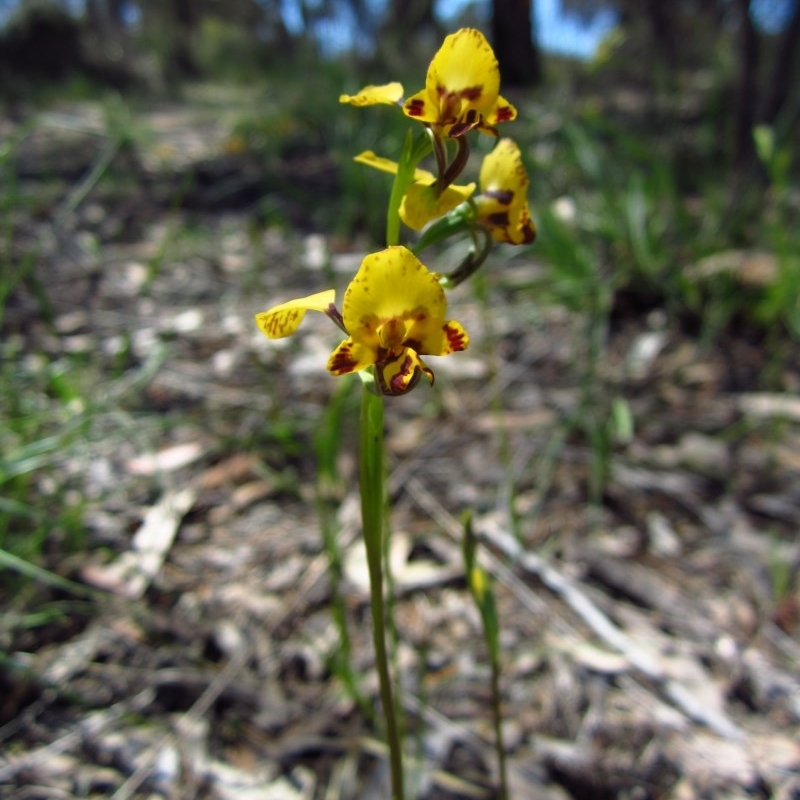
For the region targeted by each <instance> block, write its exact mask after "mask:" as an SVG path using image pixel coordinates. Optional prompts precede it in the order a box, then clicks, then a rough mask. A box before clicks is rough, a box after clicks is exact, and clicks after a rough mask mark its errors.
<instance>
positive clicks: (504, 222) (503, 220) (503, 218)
mask: <svg viewBox="0 0 800 800" xmlns="http://www.w3.org/2000/svg"><path fill="white" fill-rule="evenodd" d="M487 219H488V220H489V224H490V225H492V226H493V227H495V228H507V227H508V225H509V220H508V213H507V212H505V211H502V212H498V213H497V214H489V216H488V218H487Z"/></svg>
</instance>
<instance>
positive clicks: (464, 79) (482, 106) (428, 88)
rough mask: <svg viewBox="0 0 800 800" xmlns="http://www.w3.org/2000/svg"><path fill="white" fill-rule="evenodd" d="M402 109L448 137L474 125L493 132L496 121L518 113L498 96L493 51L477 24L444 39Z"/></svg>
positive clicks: (494, 133) (497, 76) (509, 117)
mask: <svg viewBox="0 0 800 800" xmlns="http://www.w3.org/2000/svg"><path fill="white" fill-rule="evenodd" d="M403 110H404V111H405V113H406V115H407V116H409V117H411V118H413V119H416V120H419V121H420V122H424V123H425V124H427V125H430V127H431V128H432V129H433V130H434V132H435V133H437V134H438V135H440V136H443V137H452V138H455V137H458V136H462V135H463V134H465V133H467V132H468V131H471V130H472V129H473V128H477V129H478V130H480V131H482V132H483V133H488V134H491V135H493V136H496V135H497V130H496V129H495V127H494V125H496V124H497V123H498V122H508V121H510V120H513V119H515V118H516V116H517V110H516V109H515V108H514V106H513V105H511V103H509V102H508V101H507V100H506V99H505V98H503V97H501V96H500V68H499V66H498V63H497V59H496V58H495V55H494V51H493V50H492V48H491V45H490V44H489V42H487V41H486V37H484V35H483V34H482V33H481V32H480V31H479V30H476V29H475V28H462V29H461V30H459V31H456V33H452V34H450V35H449V36H446V37H445V40H444V43H443V44H442V46H441V48H440V49H439V51H438V52H437V53H436V55H435V56H434V57H433V61H431V64H430V66H429V67H428V74H427V77H426V79H425V88H424V89H423V90H422V91H420V92H417V94H414V95H412V96H411V97H409V98H408V99H407V100H406V101H405V104H404V106H403Z"/></svg>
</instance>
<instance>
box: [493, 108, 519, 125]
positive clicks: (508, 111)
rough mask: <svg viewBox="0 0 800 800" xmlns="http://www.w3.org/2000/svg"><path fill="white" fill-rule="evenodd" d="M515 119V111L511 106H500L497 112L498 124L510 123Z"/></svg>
mask: <svg viewBox="0 0 800 800" xmlns="http://www.w3.org/2000/svg"><path fill="white" fill-rule="evenodd" d="M513 118H514V109H512V108H511V106H500V107H498V108H497V110H496V111H495V119H496V120H497V122H508V120H510V119H513Z"/></svg>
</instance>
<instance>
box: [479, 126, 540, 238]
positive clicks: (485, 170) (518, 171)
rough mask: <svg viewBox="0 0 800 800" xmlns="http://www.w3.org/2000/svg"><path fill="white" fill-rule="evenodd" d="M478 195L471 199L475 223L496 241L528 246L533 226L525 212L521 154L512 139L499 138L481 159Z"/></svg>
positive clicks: (526, 182) (525, 180) (525, 178)
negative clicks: (475, 216)
mask: <svg viewBox="0 0 800 800" xmlns="http://www.w3.org/2000/svg"><path fill="white" fill-rule="evenodd" d="M478 182H479V184H480V187H481V192H480V194H478V195H476V196H475V198H474V201H475V205H476V207H477V221H478V223H479V224H482V225H484V227H486V228H488V229H489V231H490V232H491V234H492V238H494V240H495V241H497V242H507V243H508V244H530V243H531V242H532V241H533V240H534V239H535V238H536V226H535V225H534V224H533V220H532V219H531V214H530V210H529V209H528V186H529V184H530V181H529V180H528V173H527V172H526V170H525V165H524V164H523V163H522V154H521V153H520V151H519V147H518V146H517V144H516V142H514V141H513V140H512V139H501V140H500V141H499V142H498V144H497V146H496V147H495V148H494V150H492V152H491V153H489V154H488V155H487V156H485V157H484V159H483V163H482V164H481V171H480V175H479V178H478Z"/></svg>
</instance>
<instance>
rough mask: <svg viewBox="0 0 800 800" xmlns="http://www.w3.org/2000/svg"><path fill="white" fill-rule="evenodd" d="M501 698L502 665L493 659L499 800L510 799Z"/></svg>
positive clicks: (493, 703)
mask: <svg viewBox="0 0 800 800" xmlns="http://www.w3.org/2000/svg"><path fill="white" fill-rule="evenodd" d="M501 703H502V701H501V697H500V664H499V663H498V660H497V659H496V658H494V657H492V712H493V715H494V742H495V748H496V749H497V771H498V773H499V776H500V787H499V792H498V800H507V798H508V774H507V770H506V747H505V743H504V741H503V709H502V704H501Z"/></svg>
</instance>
